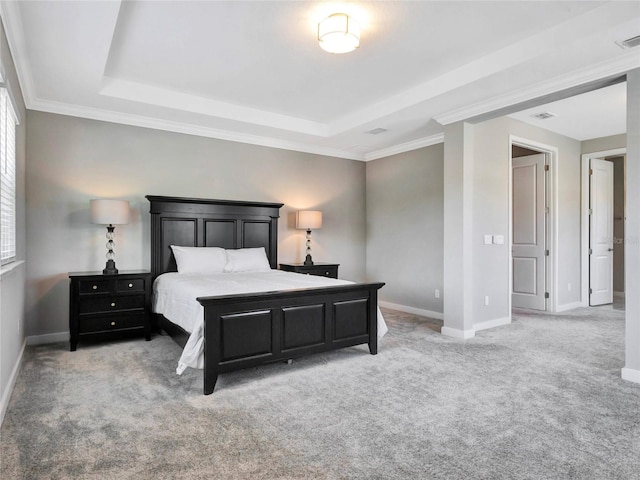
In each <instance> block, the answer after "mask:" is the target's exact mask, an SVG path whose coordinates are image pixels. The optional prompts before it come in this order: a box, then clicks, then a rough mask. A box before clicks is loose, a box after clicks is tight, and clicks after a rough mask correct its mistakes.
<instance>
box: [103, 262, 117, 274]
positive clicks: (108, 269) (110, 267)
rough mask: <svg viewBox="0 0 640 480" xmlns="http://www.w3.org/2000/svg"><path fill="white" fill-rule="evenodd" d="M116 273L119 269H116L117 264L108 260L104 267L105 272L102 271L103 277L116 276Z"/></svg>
mask: <svg viewBox="0 0 640 480" xmlns="http://www.w3.org/2000/svg"><path fill="white" fill-rule="evenodd" d="M116 273H118V269H117V268H116V262H114V261H113V260H111V259H110V260H107V264H106V266H105V267H104V270H102V274H103V275H115V274H116Z"/></svg>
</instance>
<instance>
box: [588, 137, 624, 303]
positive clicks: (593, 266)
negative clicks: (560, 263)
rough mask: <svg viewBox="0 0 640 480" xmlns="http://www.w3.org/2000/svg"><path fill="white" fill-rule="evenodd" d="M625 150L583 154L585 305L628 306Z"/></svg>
mask: <svg viewBox="0 0 640 480" xmlns="http://www.w3.org/2000/svg"><path fill="white" fill-rule="evenodd" d="M625 161H626V151H625V149H615V150H609V151H603V152H594V153H590V154H585V155H583V156H582V189H583V190H582V191H583V196H582V211H583V214H582V225H583V227H582V238H583V241H582V245H583V247H582V272H583V274H582V304H583V305H584V306H598V305H614V303H615V305H614V307H615V308H624V294H625V293H624V292H625V285H624V247H625V245H624V238H625V233H624V222H625V200H624V199H625V177H626V175H625Z"/></svg>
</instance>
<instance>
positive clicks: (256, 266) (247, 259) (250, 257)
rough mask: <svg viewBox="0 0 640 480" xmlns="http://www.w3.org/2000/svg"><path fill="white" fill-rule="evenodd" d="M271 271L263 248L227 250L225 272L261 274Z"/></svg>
mask: <svg viewBox="0 0 640 480" xmlns="http://www.w3.org/2000/svg"><path fill="white" fill-rule="evenodd" d="M265 270H271V265H269V260H267V252H265V251H264V247H259V248H239V249H237V250H227V264H226V265H225V267H224V271H225V272H229V273H232V272H262V271H265Z"/></svg>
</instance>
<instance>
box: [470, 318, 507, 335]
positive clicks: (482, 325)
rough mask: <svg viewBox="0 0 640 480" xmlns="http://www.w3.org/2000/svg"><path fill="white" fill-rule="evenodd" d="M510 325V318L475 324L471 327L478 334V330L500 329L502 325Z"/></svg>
mask: <svg viewBox="0 0 640 480" xmlns="http://www.w3.org/2000/svg"><path fill="white" fill-rule="evenodd" d="M510 323H511V317H504V318H496V319H495V320H489V321H486V322H480V323H476V324H475V325H474V326H473V329H474V330H475V331H476V332H479V331H480V330H487V329H488V328H495V327H501V326H503V325H509V324H510Z"/></svg>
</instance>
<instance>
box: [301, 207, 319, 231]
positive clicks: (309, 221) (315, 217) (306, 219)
mask: <svg viewBox="0 0 640 480" xmlns="http://www.w3.org/2000/svg"><path fill="white" fill-rule="evenodd" d="M321 227H322V212H319V211H317V210H300V211H298V213H297V214H296V228H299V229H301V230H317V229H319V228H321Z"/></svg>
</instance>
